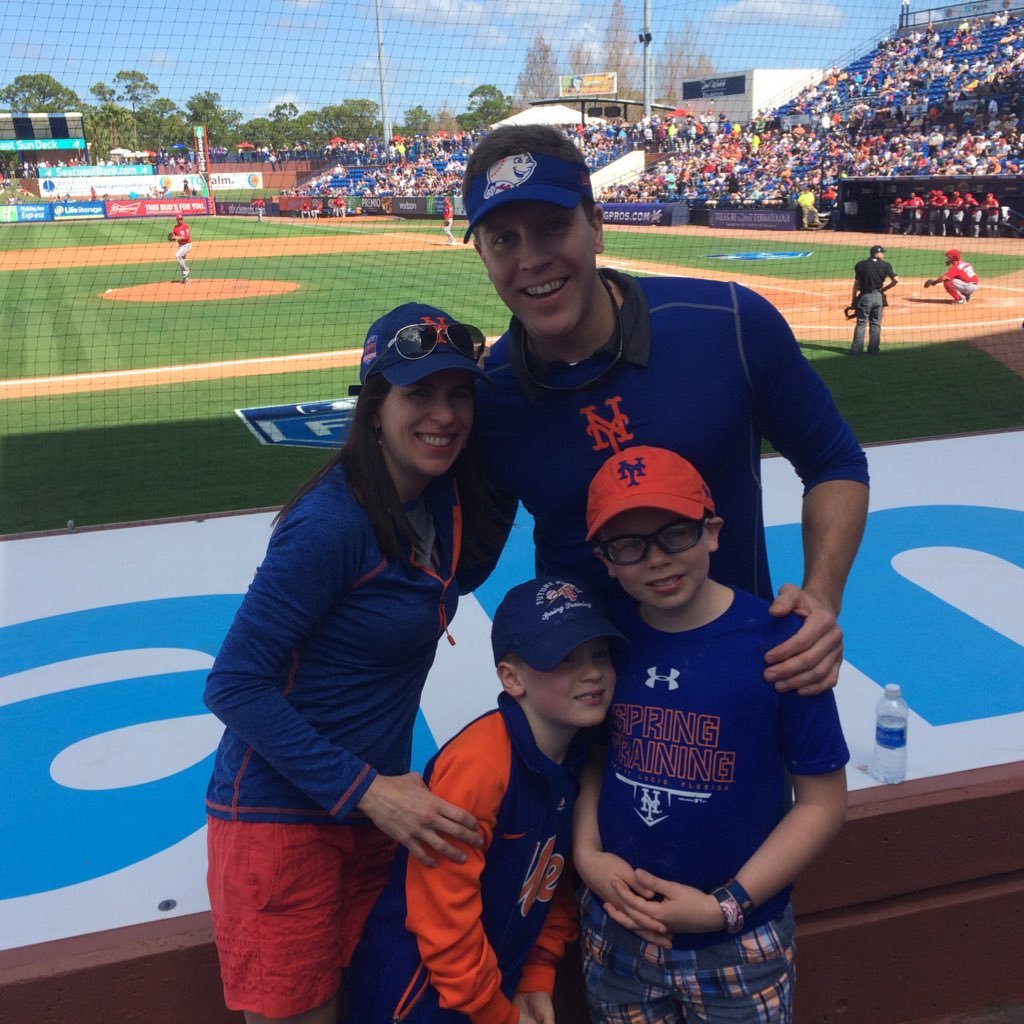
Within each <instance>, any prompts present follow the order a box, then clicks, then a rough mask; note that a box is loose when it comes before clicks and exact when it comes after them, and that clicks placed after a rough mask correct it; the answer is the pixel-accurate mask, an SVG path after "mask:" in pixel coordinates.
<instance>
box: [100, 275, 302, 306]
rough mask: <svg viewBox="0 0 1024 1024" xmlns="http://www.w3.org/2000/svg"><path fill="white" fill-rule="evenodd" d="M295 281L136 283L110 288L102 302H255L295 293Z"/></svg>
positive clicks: (219, 279) (218, 279)
mask: <svg viewBox="0 0 1024 1024" xmlns="http://www.w3.org/2000/svg"><path fill="white" fill-rule="evenodd" d="M298 290H299V286H298V284H297V283H296V282H295V281H252V280H249V279H248V278H241V279H236V278H230V277H209V278H207V277H201V278H198V279H193V280H190V281H189V282H188V284H186V285H182V284H181V282H180V281H157V282H153V283H151V284H136V285H133V286H132V287H131V288H108V289H107V290H106V291H105V292H104V293H103V294H102V295H101V296H100V298H101V299H109V300H110V301H111V302H220V301H223V300H224V299H253V298H259V297H260V296H261V295H284V294H285V293H286V292H295V291H298Z"/></svg>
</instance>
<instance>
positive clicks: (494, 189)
mask: <svg viewBox="0 0 1024 1024" xmlns="http://www.w3.org/2000/svg"><path fill="white" fill-rule="evenodd" d="M536 169H537V161H536V160H534V159H533V156H532V155H531V154H530V153H516V154H515V156H507V157H505V158H504V159H503V160H499V161H498V162H497V163H496V164H491V166H490V167H489V168H488V169H487V188H486V189H485V190H484V199H490V198H491V196H496V195H497V194H498V193H499V192H507V191H508V190H509V189H510V188H515V187H516V186H517V185H522V184H523V182H525V181H529V179H530V175H531V174H533V172H534V171H535V170H536Z"/></svg>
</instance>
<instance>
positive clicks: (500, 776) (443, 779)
mask: <svg viewBox="0 0 1024 1024" xmlns="http://www.w3.org/2000/svg"><path fill="white" fill-rule="evenodd" d="M482 765H486V766H487V769H488V770H487V771H481V766H482ZM510 766H511V746H510V742H509V738H508V733H507V732H506V730H505V727H504V724H503V722H502V719H501V716H500V715H491V716H489V717H488V718H484V719H481V720H480V722H479V723H477V726H476V727H475V728H471V729H468V730H466V732H465V733H463V735H462V736H461V737H460V739H459V742H456V743H452V744H450V745H449V746H448V747H447V748H445V749H444V750H443V751H442V752H441V754H440V755H439V756H438V759H437V761H436V763H435V765H434V770H433V774H432V775H431V778H430V788H431V790H432V791H433V792H434V793H436V794H437V795H438V796H440V797H443V798H444V799H445V800H448V801H450V802H451V803H453V804H456V805H457V806H459V807H463V808H465V809H466V810H467V811H469V812H470V813H471V814H473V815H475V816H476V819H477V821H479V823H480V831H481V833H482V835H483V838H484V844H483V846H482V847H481V848H480V849H478V850H474V849H472V848H470V847H468V846H463V847H462V849H463V850H464V852H465V853H466V856H467V860H466V862H465V863H464V864H456V863H454V862H453V861H450V860H448V859H447V858H441V859H440V861H439V863H438V865H437V866H436V867H433V868H428V867H424V866H423V865H422V864H420V862H419V861H417V860H416V859H415V858H414V857H410V858H409V864H408V869H407V872H406V882H405V888H406V900H407V908H408V909H407V916H406V922H405V924H406V927H407V928H408V929H409V930H410V931H411V932H413V933H414V934H415V935H416V940H417V944H418V945H419V950H420V956H421V957H422V958H423V963H424V964H425V965H426V967H427V970H428V971H429V972H430V983H431V984H432V985H433V987H434V988H435V989H436V990H437V993H438V995H439V997H440V1003H441V1006H442V1007H444V1008H445V1009H450V1010H457V1011H458V1012H460V1013H464V1014H465V1015H466V1016H467V1017H469V1018H470V1020H471V1021H472V1022H473V1024H516V1022H517V1021H518V1020H519V1011H518V1010H517V1009H516V1008H515V1007H514V1006H513V1005H512V1003H511V1002H510V1001H509V1000H508V999H507V998H506V997H505V995H504V994H503V993H502V991H501V973H500V971H499V970H498V960H497V957H496V956H495V954H494V950H493V949H492V948H491V945H490V943H489V942H488V941H487V936H486V935H485V934H484V928H483V923H482V921H481V911H482V903H481V897H480V876H481V874H482V872H483V869H484V864H485V862H486V858H487V851H488V850H489V849H490V846H491V842H492V839H493V837H494V827H495V824H496V821H497V816H498V810H499V808H500V807H501V801H502V797H503V796H504V794H505V791H506V789H507V788H508V781H509V772H510Z"/></svg>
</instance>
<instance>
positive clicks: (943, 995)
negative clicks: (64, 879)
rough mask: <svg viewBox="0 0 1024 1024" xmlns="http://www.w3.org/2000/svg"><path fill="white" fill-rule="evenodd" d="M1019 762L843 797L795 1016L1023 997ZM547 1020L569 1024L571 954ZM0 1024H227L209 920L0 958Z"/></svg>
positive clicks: (573, 1015)
mask: <svg viewBox="0 0 1024 1024" xmlns="http://www.w3.org/2000/svg"><path fill="white" fill-rule="evenodd" d="M1022 820H1024V771H1022V766H1021V764H1020V763H1019V762H1018V763H1012V764H1007V765H1001V766H997V767H994V768H983V769H978V770H975V771H971V772H961V773H958V774H952V775H944V776H938V777H932V778H927V779H918V780H913V781H910V782H906V783H903V784H902V785H900V786H898V787H891V788H877V787H875V788H870V789H865V790H860V791H857V792H854V793H851V794H850V797H849V816H848V819H847V823H846V826H845V828H844V829H843V831H842V833H841V834H840V836H839V837H838V839H837V840H836V841H835V842H834V843H833V844H832V846H831V847H830V848H829V849H828V850H827V851H826V853H825V854H824V856H823V857H822V858H821V859H820V860H819V861H818V862H817V863H816V864H815V865H814V866H813V867H812V868H811V869H809V870H808V871H807V872H806V874H805V875H804V876H803V877H802V878H801V879H800V881H799V882H798V885H797V890H796V899H795V905H796V910H797V921H798V928H797V942H798V953H797V964H798V968H797V975H798V982H797V999H796V1017H795V1021H796V1024H864V1022H871V1024H928V1022H930V1021H935V1022H938V1021H940V1020H946V1019H948V1018H949V1017H950V1016H951V1015H953V1014H956V1013H965V1012H969V1011H972V1010H979V1009H984V1008H987V1007H991V1006H995V1005H1007V1004H1016V1003H1019V1002H1024V974H1022V973H1021V971H1020V969H1019V966H1020V964H1019V956H1020V949H1021V947H1022V945H1024V839H1022V836H1021V832H1020V830H1019V828H1017V827H1015V826H1014V824H1013V823H1019V822H1020V821H1022ZM555 1004H556V1016H557V1019H558V1020H559V1022H560V1024H584V1022H585V1021H586V1019H587V1017H586V1010H585V1004H584V1000H583V995H582V990H581V981H580V975H579V968H578V965H577V962H576V959H575V950H573V951H572V955H571V956H570V957H567V959H566V961H565V962H564V963H563V965H562V968H561V970H560V972H559V977H558V985H557V988H556V993H555ZM0 1007H2V1008H3V1010H2V1019H3V1021H4V1022H5V1024H65V1022H66V1021H68V1020H71V1019H74V1020H75V1021H76V1024H107V1022H109V1021H111V1020H117V1021H145V1022H146V1024H179V1022H180V1021H182V1020H187V1021H189V1024H237V1022H239V1021H241V1019H242V1018H241V1014H238V1013H231V1012H228V1011H227V1010H225V1009H224V1006H223V1002H222V999H221V991H220V981H219V976H218V970H217V957H216V952H215V950H214V948H213V944H212V939H211V935H210V924H209V915H207V914H193V915H190V916H187V917H181V918H177V919H174V920H170V921H161V922H158V923H156V924H147V925H139V926H137V927H133V928H125V929H118V930H115V931H109V932H101V933H96V934H93V935H87V936H82V937H79V938H75V939H67V940H63V941H60V942H53V943H45V944H42V945H37V946H30V947H24V948H22V949H16V950H10V951H7V952H3V953H0Z"/></svg>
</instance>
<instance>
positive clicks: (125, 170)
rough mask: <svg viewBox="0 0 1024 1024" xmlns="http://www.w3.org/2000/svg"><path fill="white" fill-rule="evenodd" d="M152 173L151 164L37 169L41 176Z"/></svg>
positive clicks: (91, 165)
mask: <svg viewBox="0 0 1024 1024" xmlns="http://www.w3.org/2000/svg"><path fill="white" fill-rule="evenodd" d="M152 173H153V168H152V166H151V165H150V164H76V165H75V166H74V167H39V168H37V169H36V175H37V176H38V177H40V178H93V177H107V178H116V177H130V176H132V175H140V174H152Z"/></svg>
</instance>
